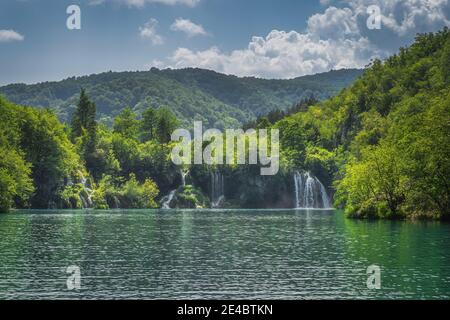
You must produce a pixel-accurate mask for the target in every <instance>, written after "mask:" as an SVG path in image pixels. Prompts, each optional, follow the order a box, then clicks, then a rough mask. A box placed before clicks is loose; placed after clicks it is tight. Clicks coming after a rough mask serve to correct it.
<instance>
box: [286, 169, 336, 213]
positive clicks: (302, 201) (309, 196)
mask: <svg viewBox="0 0 450 320" xmlns="http://www.w3.org/2000/svg"><path fill="white" fill-rule="evenodd" d="M294 184H295V201H296V202H295V205H296V208H324V209H326V208H331V204H330V199H329V197H328V195H327V192H326V190H325V187H324V186H323V184H322V183H321V182H320V180H319V179H317V177H315V176H312V175H311V173H310V172H302V173H300V172H298V171H296V172H295V173H294Z"/></svg>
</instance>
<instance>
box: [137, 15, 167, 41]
mask: <svg viewBox="0 0 450 320" xmlns="http://www.w3.org/2000/svg"><path fill="white" fill-rule="evenodd" d="M157 26H158V20H156V19H153V18H151V19H150V20H149V21H148V22H147V23H145V24H144V26H143V27H139V34H140V36H141V37H142V38H145V39H150V40H151V41H152V43H153V44H154V45H160V44H163V42H164V39H163V38H162V37H161V36H160V35H159V34H158V33H157V32H156V27H157Z"/></svg>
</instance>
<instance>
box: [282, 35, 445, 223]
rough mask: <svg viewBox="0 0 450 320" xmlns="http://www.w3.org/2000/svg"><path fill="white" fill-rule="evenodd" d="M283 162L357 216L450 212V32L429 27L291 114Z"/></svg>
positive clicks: (285, 131) (284, 137)
mask: <svg viewBox="0 0 450 320" xmlns="http://www.w3.org/2000/svg"><path fill="white" fill-rule="evenodd" d="M275 127H277V128H279V129H280V134H281V136H282V137H281V143H282V150H283V157H282V158H283V161H284V163H285V164H286V166H288V167H291V168H304V169H307V170H311V171H313V172H314V173H315V174H317V175H318V176H319V177H320V179H321V180H322V181H325V182H326V184H327V185H328V186H330V187H331V186H334V188H333V189H334V191H336V194H335V197H334V199H335V205H338V206H341V207H344V208H345V210H346V212H347V214H349V215H351V216H357V217H384V218H404V217H441V218H449V217H450V185H449V181H450V32H449V30H448V28H445V29H443V30H442V31H440V32H437V33H429V34H421V35H418V36H417V37H416V41H415V43H414V44H413V45H412V46H411V47H409V48H402V49H400V52H399V53H398V54H396V55H394V56H392V57H390V58H389V59H387V60H386V61H384V62H381V61H374V62H373V63H372V65H371V66H370V67H369V68H367V70H366V71H365V72H364V75H363V76H361V78H360V79H358V80H357V81H356V82H355V83H354V84H353V85H351V86H350V87H348V88H347V89H345V90H343V91H342V92H341V93H340V94H339V95H337V96H336V97H333V98H331V99H329V100H327V101H324V102H322V103H318V104H316V105H314V106H311V107H309V108H308V109H307V110H306V111H304V112H299V113H296V114H295V115H292V116H288V117H286V118H284V119H282V120H280V121H279V122H278V123H276V125H275Z"/></svg>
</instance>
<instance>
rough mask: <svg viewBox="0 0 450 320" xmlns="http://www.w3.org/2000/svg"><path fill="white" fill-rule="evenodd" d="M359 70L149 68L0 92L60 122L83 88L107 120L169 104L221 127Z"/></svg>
mask: <svg viewBox="0 0 450 320" xmlns="http://www.w3.org/2000/svg"><path fill="white" fill-rule="evenodd" d="M362 72H363V70H360V69H342V70H332V71H329V72H325V73H320V74H316V75H308V76H303V77H298V78H295V79H290V80H266V79H259V78H252V77H244V78H241V77H237V76H233V75H225V74H221V73H217V72H214V71H210V70H205V69H197V68H187V69H165V70H159V69H156V68H152V69H151V70H149V71H136V72H111V71H110V72H105V73H100V74H94V75H89V76H82V77H71V78H67V79H65V80H62V81H57V82H42V83H38V84H32V85H26V84H11V85H7V86H3V87H0V95H4V96H5V97H6V98H7V99H9V100H10V101H12V102H14V103H17V104H21V105H28V106H34V107H40V108H50V109H53V110H55V111H56V113H57V115H58V117H59V118H60V119H61V120H62V121H68V120H69V119H70V117H71V115H72V113H73V111H74V109H75V104H76V102H77V99H78V95H79V92H80V89H81V88H84V89H85V90H86V92H87V93H88V95H89V96H90V97H91V99H92V100H93V101H94V102H95V103H96V105H97V114H98V117H99V119H100V120H101V121H103V122H105V123H108V124H110V123H111V122H112V119H113V118H114V117H115V116H116V115H117V114H119V113H120V111H121V110H122V109H124V108H125V107H131V108H132V109H133V110H134V111H135V112H136V113H137V114H140V113H141V112H142V111H143V110H145V109H146V108H148V107H150V106H152V107H155V108H159V107H161V106H168V107H169V108H170V109H171V110H172V111H173V112H174V113H175V114H176V116H177V117H178V118H179V119H180V120H181V121H182V122H183V123H184V124H189V123H192V121H193V120H201V121H203V122H204V124H205V125H206V126H209V127H217V128H225V127H236V126H239V125H241V124H242V123H244V122H247V121H249V120H253V119H254V118H255V117H256V116H258V115H261V114H266V113H268V112H269V111H271V110H275V109H280V110H286V109H287V108H289V107H291V106H292V105H293V104H295V103H297V102H299V101H300V100H302V99H304V98H308V97H310V96H315V97H316V98H317V99H325V98H328V97H330V96H333V95H336V94H337V93H338V92H339V91H340V90H341V89H343V88H344V87H347V86H348V85H350V84H351V83H353V81H354V80H356V78H358V77H359V76H360V75H361V74H362Z"/></svg>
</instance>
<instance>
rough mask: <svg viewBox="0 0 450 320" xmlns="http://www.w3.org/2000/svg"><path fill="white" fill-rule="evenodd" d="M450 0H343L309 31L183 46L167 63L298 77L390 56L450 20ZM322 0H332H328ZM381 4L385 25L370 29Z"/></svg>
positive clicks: (241, 73) (312, 20)
mask: <svg viewBox="0 0 450 320" xmlns="http://www.w3.org/2000/svg"><path fill="white" fill-rule="evenodd" d="M449 2H450V0H390V1H385V0H342V1H341V4H344V6H343V7H341V8H336V7H333V6H331V7H328V8H326V9H325V10H324V11H323V12H322V13H318V14H315V15H312V16H311V17H310V18H309V19H308V21H307V28H306V30H305V31H304V32H297V31H279V30H272V31H271V32H269V34H267V35H266V36H265V37H260V36H258V37H256V36H255V37H252V39H251V41H250V42H249V44H248V46H247V48H242V49H237V50H233V51H231V52H223V51H221V50H220V49H219V48H218V47H211V48H209V49H206V50H200V51H194V50H190V49H188V48H178V49H177V50H176V51H175V52H173V54H172V55H171V56H170V57H169V58H168V60H167V63H166V66H168V67H173V68H182V67H200V68H206V69H213V70H216V71H218V72H223V73H228V74H235V75H239V76H258V77H264V78H292V77H297V76H301V75H305V74H312V73H317V72H324V71H328V70H330V69H339V68H355V67H364V66H365V65H367V64H368V63H369V61H370V60H371V59H373V58H375V57H380V58H384V57H386V56H388V55H390V54H392V53H393V52H395V51H396V50H398V47H399V46H400V45H401V44H400V43H403V42H407V41H410V39H412V37H413V36H414V35H415V34H416V33H417V32H425V31H426V32H429V31H435V30H438V29H440V28H442V27H443V26H445V25H447V26H449V25H450V22H449V15H450V4H449ZM322 3H324V4H325V3H331V2H327V1H322ZM370 5H378V6H379V7H380V9H381V13H382V29H381V30H376V31H373V30H369V29H367V25H366V20H367V18H368V14H367V12H366V10H367V7H368V6H370Z"/></svg>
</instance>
